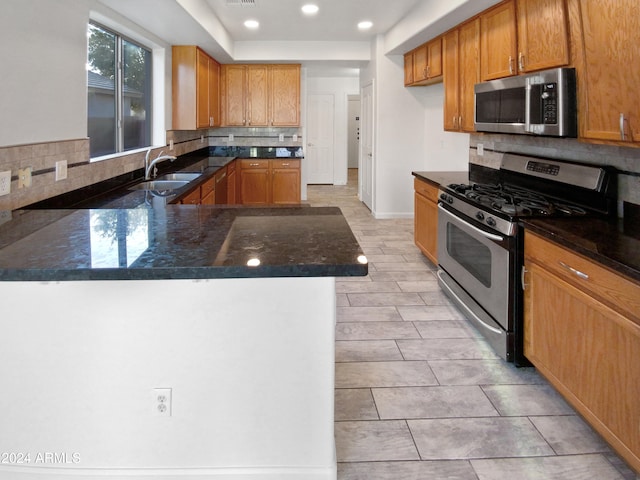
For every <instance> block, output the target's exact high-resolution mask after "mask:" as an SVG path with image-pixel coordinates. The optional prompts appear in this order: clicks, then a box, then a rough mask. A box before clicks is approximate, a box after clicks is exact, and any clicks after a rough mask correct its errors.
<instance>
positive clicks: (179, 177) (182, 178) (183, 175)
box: [155, 172, 202, 182]
mask: <svg viewBox="0 0 640 480" xmlns="http://www.w3.org/2000/svg"><path fill="white" fill-rule="evenodd" d="M200 175H202V174H201V173H197V172H176V173H167V174H165V175H161V176H159V177H158V178H156V179H155V181H156V182H157V181H162V182H163V181H178V182H191V181H192V180H195V179H196V178H198V177H199V176H200Z"/></svg>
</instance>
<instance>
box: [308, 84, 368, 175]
mask: <svg viewBox="0 0 640 480" xmlns="http://www.w3.org/2000/svg"><path fill="white" fill-rule="evenodd" d="M359 93H360V86H359V79H358V78H357V77H308V78H307V95H314V94H331V95H333V96H334V99H335V103H334V105H335V117H334V129H335V136H334V157H333V159H334V162H333V183H334V185H346V184H347V168H348V165H347V164H348V156H349V136H348V133H349V131H348V113H349V102H348V96H349V95H358V94H359Z"/></svg>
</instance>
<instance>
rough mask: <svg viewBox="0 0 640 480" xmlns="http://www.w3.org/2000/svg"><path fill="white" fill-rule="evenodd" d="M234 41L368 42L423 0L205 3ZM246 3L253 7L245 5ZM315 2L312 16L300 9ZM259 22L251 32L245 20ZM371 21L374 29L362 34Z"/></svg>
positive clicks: (216, 0) (215, 0)
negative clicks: (361, 24)
mask: <svg viewBox="0 0 640 480" xmlns="http://www.w3.org/2000/svg"><path fill="white" fill-rule="evenodd" d="M206 1H207V3H208V4H209V6H210V7H211V9H212V10H213V12H214V14H215V15H216V16H217V17H218V18H219V19H220V21H221V22H222V24H223V25H224V26H225V28H226V29H227V31H228V32H229V35H230V36H231V37H232V38H233V40H234V41H256V40H260V41H369V40H370V39H371V38H372V37H373V36H375V35H377V34H380V33H385V32H386V31H387V30H389V29H390V28H391V27H393V26H394V25H395V24H396V23H397V22H398V21H399V20H400V19H402V18H403V17H405V16H406V15H407V14H408V13H409V12H410V11H411V10H412V9H413V8H414V7H415V6H416V4H418V3H420V0H206ZM244 2H248V3H253V6H242V5H241V4H242V3H244ZM307 3H315V4H316V5H317V6H318V7H319V8H320V10H319V11H318V13H316V14H315V15H313V16H306V15H304V14H303V13H302V11H301V7H302V6H303V5H305V4H307ZM247 19H253V20H257V21H259V22H260V27H259V28H258V29H257V30H249V29H247V28H246V27H245V26H244V21H245V20H247ZM363 20H369V21H371V22H373V27H371V28H370V29H369V30H367V31H360V30H358V28H357V24H358V22H360V21H363Z"/></svg>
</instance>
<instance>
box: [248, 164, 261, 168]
mask: <svg viewBox="0 0 640 480" xmlns="http://www.w3.org/2000/svg"><path fill="white" fill-rule="evenodd" d="M249 166H250V167H259V166H260V164H259V163H250V164H249Z"/></svg>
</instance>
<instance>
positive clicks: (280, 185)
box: [271, 160, 300, 204]
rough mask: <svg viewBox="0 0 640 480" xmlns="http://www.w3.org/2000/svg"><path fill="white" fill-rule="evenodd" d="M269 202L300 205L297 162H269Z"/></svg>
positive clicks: (298, 166) (298, 165)
mask: <svg viewBox="0 0 640 480" xmlns="http://www.w3.org/2000/svg"><path fill="white" fill-rule="evenodd" d="M271 202H272V203H280V204H283V203H284V204H286V203H300V161H299V160H271Z"/></svg>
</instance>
